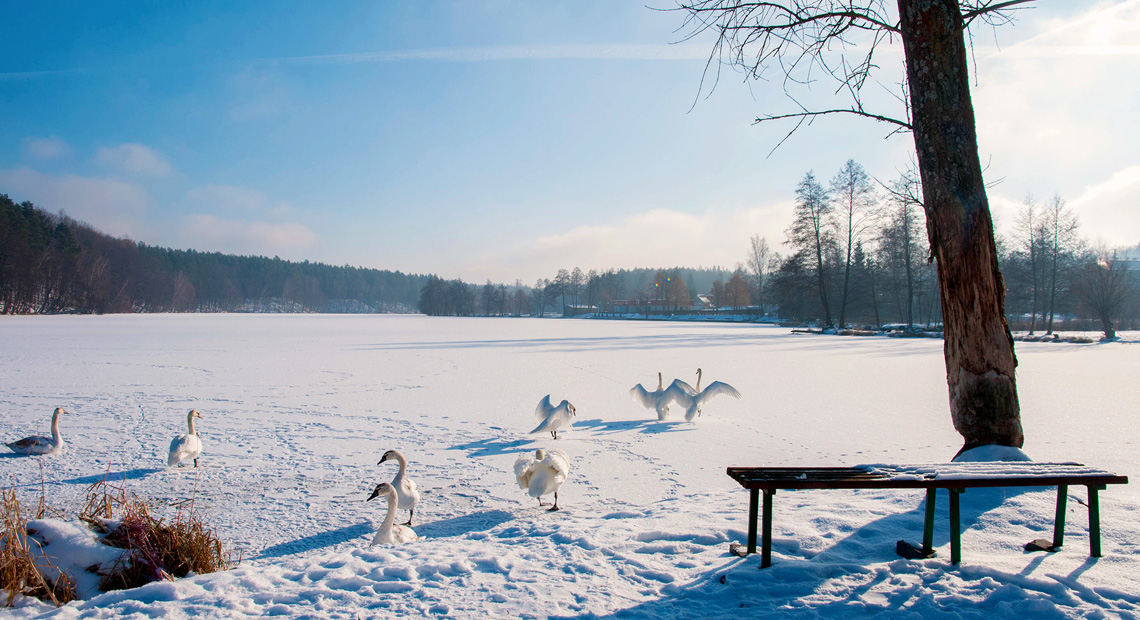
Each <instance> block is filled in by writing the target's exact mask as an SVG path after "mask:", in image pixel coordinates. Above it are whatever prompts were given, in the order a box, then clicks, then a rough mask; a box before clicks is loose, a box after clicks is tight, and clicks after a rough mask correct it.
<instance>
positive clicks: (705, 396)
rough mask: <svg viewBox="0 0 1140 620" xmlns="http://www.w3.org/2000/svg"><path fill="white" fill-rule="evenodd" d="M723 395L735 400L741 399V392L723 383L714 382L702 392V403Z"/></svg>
mask: <svg viewBox="0 0 1140 620" xmlns="http://www.w3.org/2000/svg"><path fill="white" fill-rule="evenodd" d="M722 394H723V395H725V396H731V397H733V398H740V392H739V391H738V390H737V389H736V388H734V387H732V386H731V385H729V384H727V383H724V382H721V381H713V382H712V383H710V384H709V386H708V387H706V388H705V389H704V391H703V392H701V399H702V401H707V400H709V399H710V398H712V397H713V396H720V395H722Z"/></svg>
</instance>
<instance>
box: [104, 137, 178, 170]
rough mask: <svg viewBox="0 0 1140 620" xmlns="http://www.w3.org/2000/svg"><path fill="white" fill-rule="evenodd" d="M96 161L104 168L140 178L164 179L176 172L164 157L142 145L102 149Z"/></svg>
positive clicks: (122, 145) (125, 145)
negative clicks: (110, 168) (107, 167)
mask: <svg viewBox="0 0 1140 620" xmlns="http://www.w3.org/2000/svg"><path fill="white" fill-rule="evenodd" d="M95 159H96V161H98V162H99V163H100V164H102V165H104V166H109V167H112V168H115V169H116V170H119V171H121V172H125V173H127V174H132V175H139V176H151V177H164V176H167V175H168V174H170V173H171V172H172V171H173V170H174V168H173V167H172V166H171V165H170V162H168V161H166V159H165V158H164V157H162V156H161V155H159V154H158V153H156V152H155V151H154V150H152V149H150V148H148V147H146V146H143V145H142V144H121V145H119V146H115V147H106V148H101V149H99V150H98V151H97V152H96V153H95Z"/></svg>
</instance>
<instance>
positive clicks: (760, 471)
mask: <svg viewBox="0 0 1140 620" xmlns="http://www.w3.org/2000/svg"><path fill="white" fill-rule="evenodd" d="M728 475H729V476H731V477H732V479H733V480H736V481H737V482H739V483H740V486H742V487H744V488H746V489H748V490H749V491H750V495H751V497H750V500H749V504H748V547H747V549H743V550H742V549H741V548H740V547H741V546H740V545H738V544H735V543H734V544H733V545H732V546H731V548H730V550H731V551H732V552H733V553H735V554H736V555H739V556H742V557H743V556H746V555H749V554H752V553H756V524H757V510H758V505H759V496H760V492H761V491H763V492H764V512H763V532H762V548H761V556H760V568H767V567H768V566H771V565H772V498H773V496H774V495H775V494H776V491H777V490H779V489H785V490H801V489H926V519H925V522H924V525H923V532H922V547H921V548H915V547H914V546H913V545H910V546H909V549H908V548H907V547H908V545H907V544H906V543H904V542H903V541H899V547H898V551H899V552H900V555H904V557H911V558H914V557H931V556H933V555H934V547H933V543H934V497H935V491H937V490H938V489H946V490H947V491H949V493H950V561H951V562H952V563H954V564H957V563H958V562H960V561H961V559H962V549H961V547H962V541H961V521H960V516H959V506H958V504H959V495H961V494H962V493H963V492H965V491H966V489H971V488H992V487H1038V486H1056V487H1057V514H1056V518H1055V520H1054V522H1053V541H1052V544H1051V545H1049V544H1048V541H1042V540H1038V541H1034V543H1031V544H1036V545H1037V547H1034V548H1040V549H1045V550H1048V551H1055V550H1056V549H1058V548H1060V547H1061V545H1062V544H1063V543H1064V536H1065V499H1066V497H1067V496H1068V493H1069V486H1070V485H1074V486H1080V485H1083V486H1084V487H1086V488H1087V489H1088V498H1089V499H1088V508H1089V548H1090V554H1091V555H1092V556H1093V557H1100V501H1099V499H1098V497H1097V492H1098V491H1101V490H1103V489H1105V488H1106V485H1109V484H1127V483H1128V477H1127V476H1117V475H1116V474H1112V473H1109V472H1107V471H1103V470H1099V469H1095V468H1092V467H1085V466H1084V465H1081V464H1079V463H1033V462H1000V463H952V464H945V465H860V466H858V467H729V468H728ZM1027 547H1028V546H1027Z"/></svg>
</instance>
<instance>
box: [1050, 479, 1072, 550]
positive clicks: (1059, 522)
mask: <svg viewBox="0 0 1140 620" xmlns="http://www.w3.org/2000/svg"><path fill="white" fill-rule="evenodd" d="M1068 499H1069V485H1067V484H1059V485H1057V515H1056V516H1055V517H1054V518H1053V549H1054V550H1057V549H1060V548H1061V545H1064V544H1065V503H1066V501H1067V500H1068Z"/></svg>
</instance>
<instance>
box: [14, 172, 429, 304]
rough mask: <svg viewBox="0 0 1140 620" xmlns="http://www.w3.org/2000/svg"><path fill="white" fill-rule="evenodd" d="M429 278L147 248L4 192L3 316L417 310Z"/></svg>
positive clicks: (353, 268)
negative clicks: (47, 210)
mask: <svg viewBox="0 0 1140 620" xmlns="http://www.w3.org/2000/svg"><path fill="white" fill-rule="evenodd" d="M426 281H427V276H422V275H412V274H404V273H400V272H398V271H386V270H379V269H363V268H358V267H349V266H344V267H334V266H331V265H324V264H320V263H310V262H308V261H305V262H302V263H295V262H290V261H285V260H281V259H279V258H265V257H260V256H233V255H228V254H221V253H217V252H212V253H207V252H196V251H194V250H172V249H168V248H159V247H153V246H148V245H146V244H143V243H136V242H134V241H131V240H130V239H117V238H114V237H111V236H109V235H106V234H103V233H101V232H99V231H97V230H95V229H94V228H92V227H90V226H88V225H87V224H84V223H82V222H78V221H76V220H73V219H71V218H68V217H66V216H62V215H55V214H51V213H48V212H46V211H43V210H41V209H39V208H37V207H36V206H35V205H33V204H32V203H30V202H26V201H25V202H23V203H20V204H16V203H15V202H14V201H12V200H11V199H10V198H9V197H8V196H7V194H0V314H50V313H61V312H94V313H113V312H243V311H244V312H274V311H281V312H415V309H416V304H417V301H418V300H419V295H420V289H421V288H423V285H424V283H425V282H426Z"/></svg>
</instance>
